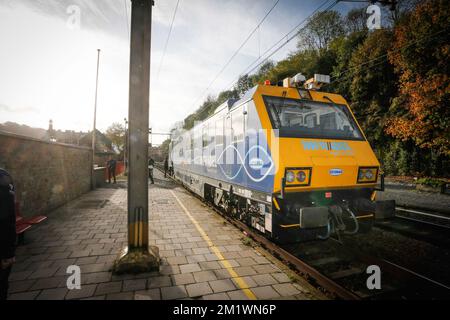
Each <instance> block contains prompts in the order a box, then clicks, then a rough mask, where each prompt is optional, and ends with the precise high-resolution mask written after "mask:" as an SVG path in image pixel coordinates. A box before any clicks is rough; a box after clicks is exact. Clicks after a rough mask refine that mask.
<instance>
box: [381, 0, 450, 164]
mask: <svg viewBox="0 0 450 320" xmlns="http://www.w3.org/2000/svg"><path fill="white" fill-rule="evenodd" d="M449 3H450V2H449V1H446V0H440V1H426V2H424V3H422V4H420V5H418V6H417V8H416V9H415V10H414V11H412V12H411V13H409V14H408V15H407V16H405V17H404V19H403V20H401V21H400V22H399V24H398V25H397V26H396V27H395V35H394V40H393V43H392V48H391V50H390V52H389V60H390V62H391V63H392V64H393V65H394V68H395V71H396V72H397V73H398V75H399V94H398V96H397V97H396V98H395V99H394V100H393V103H392V106H391V109H390V114H391V117H390V119H389V121H388V125H387V126H386V132H387V133H388V134H390V135H392V136H393V137H395V138H398V139H401V140H403V141H407V140H412V141H413V142H414V143H415V144H416V145H417V146H419V147H420V148H426V149H430V150H432V151H433V152H435V153H437V154H439V155H442V156H447V157H448V156H450V130H449V128H450V106H449V96H450V79H449V76H448V75H449V61H450V44H449V42H448V33H449V32H450V30H449V22H450V18H449V15H448V13H449V6H450V5H449Z"/></svg>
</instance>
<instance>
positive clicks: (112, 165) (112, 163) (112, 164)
mask: <svg viewBox="0 0 450 320" xmlns="http://www.w3.org/2000/svg"><path fill="white" fill-rule="evenodd" d="M116 165H117V161H116V160H114V158H113V157H110V158H109V160H108V162H107V163H106V166H107V167H108V183H111V176H113V178H114V183H116Z"/></svg>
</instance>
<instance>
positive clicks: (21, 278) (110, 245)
mask: <svg viewBox="0 0 450 320" xmlns="http://www.w3.org/2000/svg"><path fill="white" fill-rule="evenodd" d="M126 199H127V189H126V182H125V181H120V180H119V181H118V183H117V184H113V185H110V187H107V188H101V189H96V190H95V191H92V192H89V193H87V194H85V195H83V196H82V197H80V198H78V199H76V200H74V201H72V202H70V203H68V204H67V205H65V206H63V207H61V208H59V209H57V210H55V211H53V212H51V213H50V214H48V219H47V221H46V222H44V223H42V224H41V225H38V226H36V227H34V228H32V229H31V230H30V231H29V232H27V234H26V235H25V243H24V244H23V245H20V246H19V247H18V248H17V252H16V259H17V262H16V264H15V265H14V267H13V270H12V273H11V276H10V290H9V297H8V299H11V300H19V299H26V300H34V299H37V300H42V299H46V300H61V299H108V300H133V299H134V300H159V299H205V300H206V299H216V300H217V299H219V300H245V299H301V300H309V299H324V298H325V297H324V296H323V295H322V294H321V293H320V292H319V291H318V290H316V289H315V288H314V287H312V286H311V285H310V284H309V283H307V282H306V281H304V279H302V278H300V277H298V276H297V275H296V274H295V273H293V272H291V271H290V270H289V269H288V268H287V267H285V266H284V265H282V264H281V263H280V262H279V261H278V260H276V259H275V258H273V257H271V256H270V255H268V254H267V253H266V252H264V250H262V249H258V248H257V247H256V248H254V247H251V246H248V245H245V244H244V243H245V241H243V240H245V239H244V238H245V236H244V234H243V233H242V232H240V231H239V230H238V229H236V228H235V227H234V226H233V225H232V224H230V223H229V222H227V221H226V220H225V219H224V218H223V217H221V216H220V215H219V214H217V213H215V212H214V211H213V210H211V209H210V208H208V207H207V206H206V205H205V204H203V203H202V202H201V201H200V200H199V199H197V198H195V197H193V196H192V195H191V194H190V193H189V192H187V191H186V190H185V189H183V188H182V187H181V186H180V185H178V184H176V183H174V182H173V181H171V180H169V179H165V178H164V177H163V175H162V174H161V172H159V171H157V170H155V184H149V208H150V210H149V216H150V218H149V219H150V221H149V229H150V230H149V238H150V244H153V245H156V246H158V247H159V250H160V256H161V266H160V271H159V272H152V273H146V274H138V275H120V276H119V275H113V274H112V272H111V268H112V265H113V263H114V261H115V259H116V258H117V256H118V254H119V252H120V250H121V249H122V248H123V247H124V246H125V245H126V236H127V234H126V232H127V211H126V205H127V200H126ZM70 265H77V266H79V267H80V269H81V289H73V290H69V289H68V288H67V284H66V283H67V279H68V277H69V274H67V273H66V271H67V267H68V266H70Z"/></svg>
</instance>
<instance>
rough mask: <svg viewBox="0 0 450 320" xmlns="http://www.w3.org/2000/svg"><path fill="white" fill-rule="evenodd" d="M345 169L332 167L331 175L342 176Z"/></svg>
mask: <svg viewBox="0 0 450 320" xmlns="http://www.w3.org/2000/svg"><path fill="white" fill-rule="evenodd" d="M343 173H344V171H343V170H342V169H338V168H336V169H330V176H340V175H341V174H343Z"/></svg>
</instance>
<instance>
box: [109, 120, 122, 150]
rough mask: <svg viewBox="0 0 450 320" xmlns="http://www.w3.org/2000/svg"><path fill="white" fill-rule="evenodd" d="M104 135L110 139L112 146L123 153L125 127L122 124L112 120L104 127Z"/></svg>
mask: <svg viewBox="0 0 450 320" xmlns="http://www.w3.org/2000/svg"><path fill="white" fill-rule="evenodd" d="M106 136H107V137H108V138H109V139H110V140H111V142H112V145H113V148H114V149H115V150H116V151H118V152H119V153H120V154H123V151H124V147H125V127H124V125H123V124H120V123H118V122H114V123H113V124H112V125H110V126H109V127H108V129H106Z"/></svg>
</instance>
